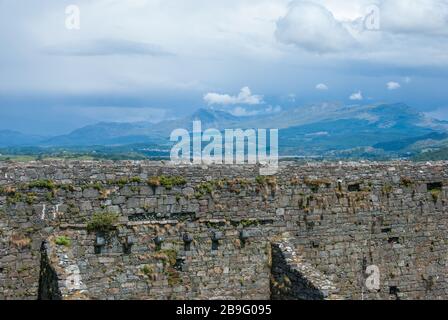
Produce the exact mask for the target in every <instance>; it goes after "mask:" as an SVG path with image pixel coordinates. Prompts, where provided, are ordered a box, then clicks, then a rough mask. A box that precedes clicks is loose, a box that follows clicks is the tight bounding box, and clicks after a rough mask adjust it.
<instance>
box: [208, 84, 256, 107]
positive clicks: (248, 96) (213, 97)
mask: <svg viewBox="0 0 448 320" xmlns="http://www.w3.org/2000/svg"><path fill="white" fill-rule="evenodd" d="M204 101H205V102H207V104H208V105H214V104H218V105H235V104H248V105H257V104H262V103H263V96H261V95H253V94H252V92H251V90H250V88H249V87H244V88H242V89H241V91H240V93H239V94H238V95H237V96H231V95H229V94H219V93H214V92H210V93H207V94H206V95H204Z"/></svg>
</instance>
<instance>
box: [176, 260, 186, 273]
mask: <svg viewBox="0 0 448 320" xmlns="http://www.w3.org/2000/svg"><path fill="white" fill-rule="evenodd" d="M184 265H185V258H177V259H176V263H175V264H174V266H173V268H174V269H176V270H177V271H182V270H183V267H184Z"/></svg>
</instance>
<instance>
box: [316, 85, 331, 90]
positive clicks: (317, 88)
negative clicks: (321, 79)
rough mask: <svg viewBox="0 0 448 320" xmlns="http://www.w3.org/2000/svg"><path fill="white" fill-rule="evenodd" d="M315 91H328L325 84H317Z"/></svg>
mask: <svg viewBox="0 0 448 320" xmlns="http://www.w3.org/2000/svg"><path fill="white" fill-rule="evenodd" d="M316 90H320V91H325V90H328V86H327V85H326V84H325V83H319V84H318V85H317V86H316Z"/></svg>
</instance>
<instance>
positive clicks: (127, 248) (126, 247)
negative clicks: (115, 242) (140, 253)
mask: <svg viewBox="0 0 448 320" xmlns="http://www.w3.org/2000/svg"><path fill="white" fill-rule="evenodd" d="M123 253H124V254H131V253H132V246H131V245H129V244H127V243H124V244H123Z"/></svg>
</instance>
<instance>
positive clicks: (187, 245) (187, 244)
mask: <svg viewBox="0 0 448 320" xmlns="http://www.w3.org/2000/svg"><path fill="white" fill-rule="evenodd" d="M182 239H183V240H184V250H185V251H190V250H191V243H192V242H193V237H192V236H191V235H190V234H188V233H185V234H184V235H183V237H182Z"/></svg>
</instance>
